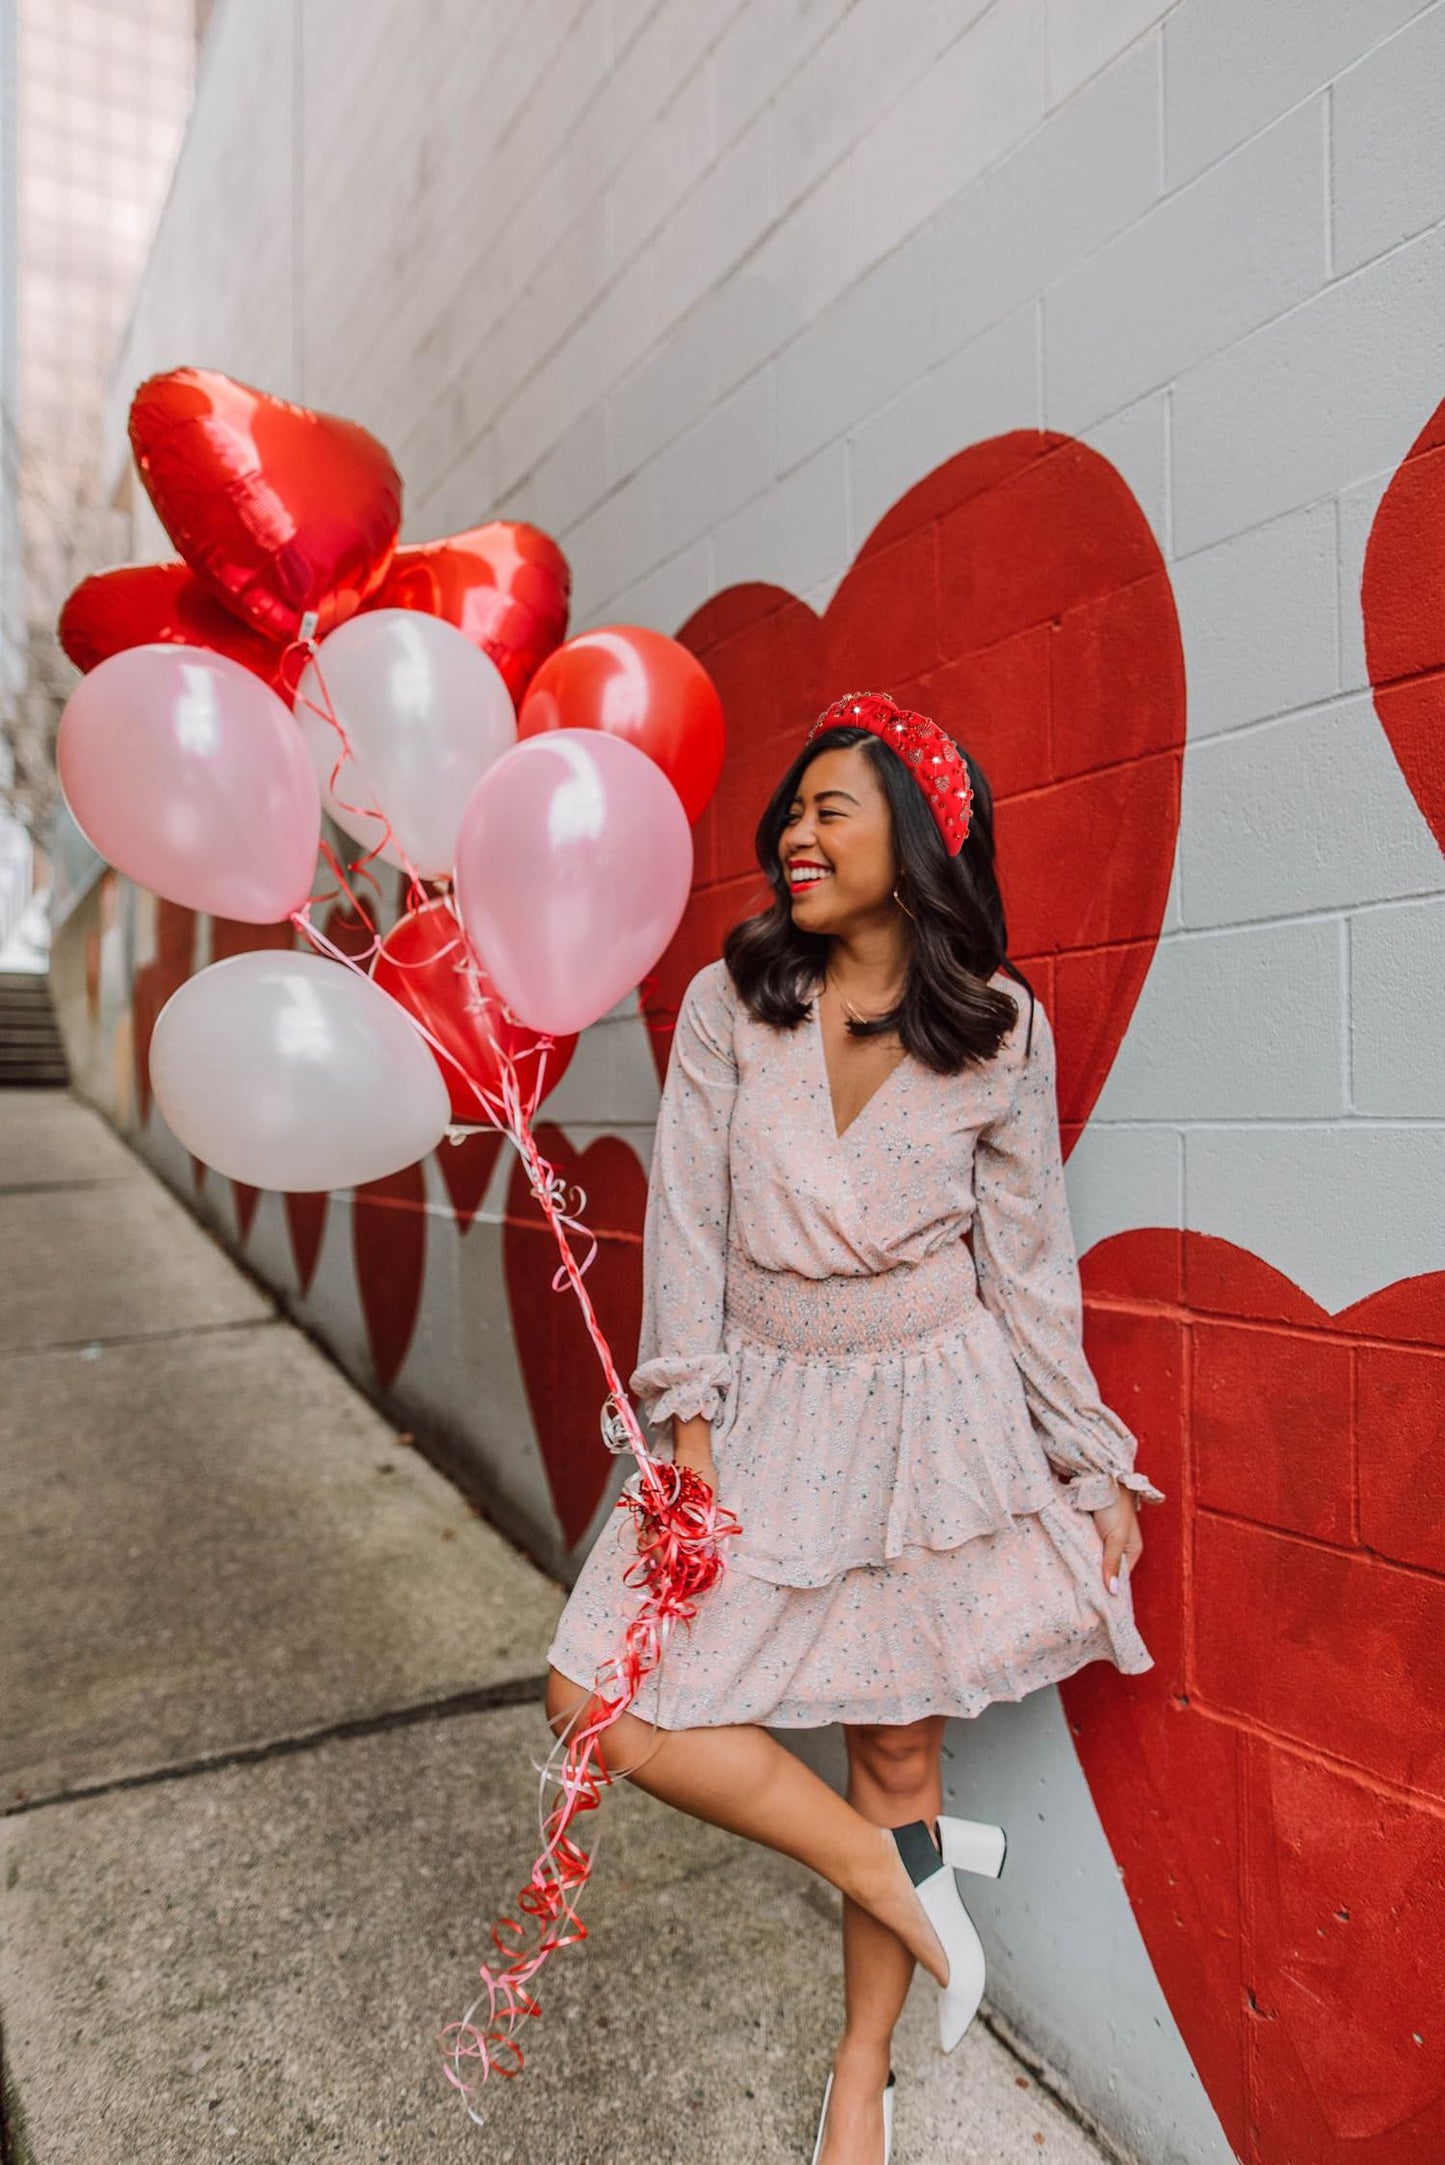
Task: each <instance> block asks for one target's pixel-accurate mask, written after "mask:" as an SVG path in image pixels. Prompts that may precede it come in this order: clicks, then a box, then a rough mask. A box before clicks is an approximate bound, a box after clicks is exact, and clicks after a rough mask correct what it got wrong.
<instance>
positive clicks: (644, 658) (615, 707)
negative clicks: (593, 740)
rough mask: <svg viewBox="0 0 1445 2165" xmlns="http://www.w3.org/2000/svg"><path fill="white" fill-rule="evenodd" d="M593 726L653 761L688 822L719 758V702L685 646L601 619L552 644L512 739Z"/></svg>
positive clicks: (707, 791) (711, 786) (711, 785)
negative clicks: (593, 628)
mask: <svg viewBox="0 0 1445 2165" xmlns="http://www.w3.org/2000/svg"><path fill="white" fill-rule="evenodd" d="M547 729H600V730H602V731H603V732H604V733H605V734H606V735H607V736H609V737H625V738H626V739H627V740H628V742H629V743H631V744H635V745H636V746H637V748H638V750H639V751H640V752H646V753H647V755H648V757H649V759H653V760H655V761H656V762H657V765H658V766H659V767H661V769H662V771H663V773H664V774H665V775H666V776H667V779H668V780H669V782H671V784H672V786H673V788H674V789H675V790H676V791H677V794H678V795H679V797H681V799H682V802H683V808H684V810H685V811H686V813H687V816H688V818H689V820H696V819H697V817H698V815H699V813H700V812H701V811H702V809H703V807H704V805H705V804H706V803H707V801H708V799H709V798H710V797H711V795H712V793H713V791H714V790H715V789H716V788H717V783H718V776H719V775H720V774H721V773H722V762H723V710H722V701H721V700H720V699H719V697H718V695H717V689H716V687H715V685H714V684H713V681H712V678H711V677H710V676H709V675H708V673H707V671H706V670H705V669H704V668H703V666H702V663H701V662H700V661H698V660H697V659H696V657H695V656H694V655H692V654H689V652H688V651H687V648H686V647H684V646H679V645H678V643H677V641H676V640H675V639H669V638H667V637H666V635H665V634H664V633H662V632H660V631H648V630H646V629H645V628H644V627H643V626H641V625H638V624H604V625H602V626H601V627H600V628H599V629H598V630H596V631H585V632H582V633H580V634H579V635H578V637H577V638H575V639H569V640H568V641H567V644H566V645H565V646H560V647H558V649H557V651H556V653H555V654H553V655H552V656H551V657H550V658H549V659H548V660H547V661H545V662H544V663H543V664H542V666H541V668H540V669H539V670H538V671H537V674H536V676H535V677H534V678H533V679H532V685H531V689H530V690H529V691H528V693H527V696H526V698H525V700H524V701H523V702H522V708H521V711H520V713H519V714H518V716H517V735H518V736H519V737H535V736H540V735H541V733H542V732H543V730H547Z"/></svg>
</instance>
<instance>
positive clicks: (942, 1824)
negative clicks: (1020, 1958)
mask: <svg viewBox="0 0 1445 2165" xmlns="http://www.w3.org/2000/svg"><path fill="white" fill-rule="evenodd" d="M890 1832H891V1833H892V1836H893V1843H894V1847H895V1848H896V1849H897V1851H898V1854H899V1856H900V1858H901V1859H902V1860H903V1867H904V1870H905V1871H906V1872H907V1874H908V1877H909V1878H910V1879H911V1880H912V1882H913V1891H914V1893H915V1894H916V1895H917V1897H918V1899H919V1901H920V1903H921V1904H922V1905H923V1911H924V1914H925V1915H926V1917H927V1918H928V1921H929V1923H930V1924H931V1925H932V1926H933V1929H934V1931H935V1932H936V1933H937V1934H938V1937H939V1940H940V1942H941V1943H942V1946H943V1951H944V1954H945V1955H946V1956H947V1958H948V1983H947V1984H946V1985H942V1986H940V1988H939V1994H938V2041H939V2043H940V2045H941V2046H942V2047H943V2050H944V2051H945V2052H952V2051H953V2050H954V2048H955V2047H956V2046H957V2045H959V2044H960V2043H961V2042H962V2040H963V2038H964V2035H965V2033H966V2032H967V2030H968V2027H969V2025H970V2023H971V2022H972V2021H973V2018H974V2016H975V2015H976V2014H977V2013H978V2008H979V2002H980V2001H981V2000H982V1998H983V1988H984V1982H985V1977H986V1968H985V1963H984V1955H983V1943H982V1941H981V1940H980V1939H979V1936H978V1933H977V1931H976V1929H975V1927H974V1922H973V1919H972V1917H970V1916H969V1914H968V1911H967V1910H966V1909H965V1908H964V1906H963V1898H962V1896H961V1895H960V1894H959V1891H958V1883H957V1881H956V1880H955V1879H954V1876H953V1875H954V1871H955V1870H966V1871H986V1872H988V1873H989V1875H990V1876H991V1877H995V1878H996V1877H997V1875H998V1873H999V1872H1000V1871H1001V1870H1002V1869H1003V1850H1004V1848H1006V1847H1007V1842H1006V1839H1002V1840H1001V1839H1000V1838H1002V1837H1003V1829H1002V1828H1001V1827H996V1828H990V1827H985V1826H982V1825H981V1824H980V1823H979V1822H978V1821H976V1820H971V1819H952V1820H951V1819H947V1818H940V1819H939V1821H938V1846H937V1847H935V1846H934V1841H933V1837H932V1835H931V1834H930V1833H929V1831H928V1822H927V1820H924V1819H915V1820H912V1821H911V1822H910V1823H909V1825H908V1826H906V1827H893V1828H891V1829H890ZM961 1859H967V1860H968V1861H967V1862H966V1863H963V1862H959V1861H957V1860H961Z"/></svg>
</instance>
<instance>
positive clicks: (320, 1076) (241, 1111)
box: [150, 950, 451, 1189]
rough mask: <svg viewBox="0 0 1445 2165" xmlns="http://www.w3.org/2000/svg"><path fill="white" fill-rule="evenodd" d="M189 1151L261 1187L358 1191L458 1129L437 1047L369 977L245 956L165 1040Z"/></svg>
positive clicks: (280, 954)
mask: <svg viewBox="0 0 1445 2165" xmlns="http://www.w3.org/2000/svg"><path fill="white" fill-rule="evenodd" d="M150 1072H151V1086H152V1088H153V1089H154V1091H155V1098H156V1103H157V1105H159V1107H160V1109H161V1111H162V1112H163V1113H164V1114H165V1117H166V1120H167V1122H168V1123H169V1125H170V1127H171V1129H172V1131H173V1132H174V1133H175V1134H176V1135H177V1136H179V1138H180V1140H181V1141H182V1142H183V1143H184V1144H185V1146H186V1148H187V1150H191V1151H194V1152H195V1155H196V1156H197V1157H198V1158H200V1159H202V1160H203V1161H204V1163H205V1164H207V1165H213V1166H214V1167H215V1168H216V1171H217V1172H219V1173H226V1174H228V1175H229V1176H230V1178H231V1179H232V1180H245V1181H249V1182H250V1184H251V1185H252V1187H255V1188H281V1189H288V1188H299V1189H317V1188H352V1187H356V1186H358V1185H359V1184H360V1183H361V1182H363V1181H367V1180H380V1179H382V1178H383V1177H384V1176H385V1175H386V1174H387V1173H395V1172H399V1171H400V1170H401V1168H402V1167H403V1166H404V1165H414V1164H415V1163H416V1160H417V1159H418V1158H424V1157H425V1156H426V1154H427V1152H428V1151H430V1150H434V1149H435V1148H436V1146H437V1144H438V1143H439V1142H440V1141H441V1139H442V1136H443V1135H444V1133H445V1132H446V1128H447V1125H448V1123H449V1121H450V1119H451V1101H450V1098H449V1096H448V1093H447V1086H446V1084H445V1082H444V1081H443V1080H442V1073H441V1069H440V1068H439V1067H438V1066H437V1063H436V1061H435V1059H434V1058H433V1056H432V1053H431V1051H430V1049H429V1047H428V1045H427V1042H426V1040H425V1038H424V1037H422V1035H421V1034H420V1032H419V1031H418V1030H416V1029H415V1028H414V1027H413V1025H412V1023H411V1020H410V1018H409V1017H408V1016H407V1015H406V1014H405V1012H404V1011H403V1010H402V1009H401V1008H400V1007H399V1006H398V1005H397V1003H396V1001H395V1000H393V999H392V998H391V997H390V995H389V994H388V993H385V992H383V991H382V990H381V988H380V986H379V985H374V984H373V983H372V982H371V979H370V978H369V977H363V976H362V975H360V973H359V972H357V971H354V970H348V969H347V968H346V967H345V966H344V965H343V964H342V963H339V962H326V961H323V960H322V958H321V957H320V956H319V955H298V954H289V953H287V952H286V951H285V950H280V951H276V950H271V951H267V952H263V953H259V954H246V955H233V956H231V957H230V959H229V960H228V961H226V962H213V963H212V964H211V966H210V968H209V969H206V970H200V971H198V972H197V974H196V975H195V976H194V977H191V978H188V979H187V980H186V982H185V984H184V985H182V986H181V988H180V990H179V991H178V992H175V993H173V994H172V995H171V997H170V999H169V1000H167V1002H166V1004H165V1006H164V1007H163V1008H162V1009H161V1011H160V1015H159V1017H158V1019H157V1021H156V1026H155V1032H154V1035H153V1036H152V1038H151V1049H150Z"/></svg>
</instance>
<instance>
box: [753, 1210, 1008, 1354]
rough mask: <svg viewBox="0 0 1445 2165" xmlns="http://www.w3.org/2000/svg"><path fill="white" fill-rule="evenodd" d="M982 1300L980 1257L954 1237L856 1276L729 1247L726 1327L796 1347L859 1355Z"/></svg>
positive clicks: (925, 1332)
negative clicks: (776, 1263) (778, 1265)
mask: <svg viewBox="0 0 1445 2165" xmlns="http://www.w3.org/2000/svg"><path fill="white" fill-rule="evenodd" d="M977 1302H978V1284H977V1280H976V1279H975V1277H974V1269H973V1257H972V1255H971V1254H970V1253H969V1250H968V1248H967V1247H966V1245H965V1244H964V1242H963V1241H962V1240H947V1241H945V1242H944V1243H943V1245H942V1247H939V1248H935V1249H934V1250H933V1252H932V1254H931V1255H927V1256H925V1257H924V1258H923V1260H922V1262H919V1263H897V1264H895V1265H894V1266H893V1267H892V1269H890V1270H882V1271H871V1272H863V1273H861V1274H859V1275H858V1276H856V1277H851V1276H841V1275H840V1276H833V1277H828V1278H805V1277H804V1276H803V1275H802V1273H801V1272H800V1271H794V1270H763V1269H761V1268H760V1267H759V1265H758V1264H756V1263H754V1262H753V1260H752V1258H751V1257H750V1256H747V1255H745V1254H744V1253H743V1252H742V1250H741V1249H740V1248H731V1249H729V1251H728V1264H727V1292H726V1297H725V1301H724V1315H725V1321H724V1327H725V1329H726V1328H733V1329H737V1330H740V1331H742V1332H743V1334H744V1335H745V1336H746V1337H749V1338H755V1339H758V1340H760V1341H761V1342H762V1343H763V1344H764V1345H770V1346H779V1347H782V1348H784V1349H785V1350H786V1351H788V1352H790V1353H812V1354H818V1355H831V1356H832V1357H833V1358H835V1359H843V1360H847V1359H852V1358H856V1357H859V1356H863V1355H866V1354H869V1353H874V1352H882V1351H885V1350H888V1349H890V1348H896V1349H902V1348H905V1347H907V1346H910V1345H914V1344H916V1343H917V1342H918V1341H919V1340H920V1339H923V1338H930V1337H933V1336H934V1335H936V1333H937V1332H939V1331H941V1330H946V1329H947V1328H948V1327H949V1325H950V1324H953V1323H956V1322H958V1321H959V1319H960V1318H961V1317H962V1316H963V1314H964V1313H965V1312H966V1311H967V1310H968V1309H969V1308H972V1307H975V1306H976V1305H977Z"/></svg>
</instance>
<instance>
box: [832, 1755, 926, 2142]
mask: <svg viewBox="0 0 1445 2165" xmlns="http://www.w3.org/2000/svg"><path fill="white" fill-rule="evenodd" d="M943 1729H944V1721H943V1716H942V1715H929V1716H926V1717H925V1718H924V1720H922V1721H915V1722H907V1723H903V1724H899V1725H897V1726H891V1725H890V1726H884V1725H879V1726H876V1727H874V1726H868V1727H863V1726H861V1725H854V1724H852V1723H847V1724H845V1725H844V1730H843V1735H844V1738H845V1740H846V1742H847V1746H848V1801H849V1803H850V1804H851V1805H852V1806H853V1807H854V1809H855V1810H857V1811H859V1812H861V1813H862V1815H863V1817H864V1818H865V1819H867V1820H869V1821H870V1822H871V1823H872V1824H873V1825H874V1826H877V1827H902V1826H906V1825H907V1824H908V1822H909V1821H910V1820H913V1819H926V1820H928V1821H929V1823H930V1825H931V1824H932V1822H933V1821H934V1820H935V1819H936V1818H937V1817H938V1814H939V1812H940V1811H941V1810H942V1808H943V1784H942V1780H941V1777H940V1774H939V1764H938V1755H939V1748H940V1746H941V1745H942V1742H943ZM913 1963H914V1957H913V1955H912V1954H911V1953H910V1951H909V1949H908V1948H907V1947H906V1946H905V1945H904V1943H903V1941H902V1940H901V1939H899V1937H898V1935H897V1934H896V1933H895V1932H891V1931H890V1930H889V1929H888V1927H887V1925H885V1924H880V1923H879V1921H878V1919H877V1918H876V1917H872V1916H870V1915H869V1913H868V1911H867V1910H866V1909H862V1908H860V1907H859V1905H858V1904H857V1903H856V1902H854V1901H851V1900H850V1899H849V1898H848V1896H846V1895H845V1896H844V1898H843V1989H844V2001H845V2006H846V2017H845V2021H844V2028H843V2035H842V2037H841V2038H840V2039H839V2042H838V2048H837V2051H836V2052H835V2053H834V2055H833V2091H832V2095H831V2097H830V2098H829V2101H828V2126H827V2131H826V2134H825V2136H824V2139H823V2151H822V2157H821V2160H820V2165H876V2160H877V2159H879V2158H881V2157H882V2155H883V2085H884V2084H885V2083H886V2082H887V2080H888V2067H889V2061H890V2057H891V2052H892V2045H893V2032H894V2029H895V2028H896V2026H897V2022H898V2017H899V2016H900V2015H901V2014H902V2012H903V2003H904V2001H905V2000H906V1999H907V1997H908V1988H909V1986H910V1985H911V1984H912V1982H913Z"/></svg>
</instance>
